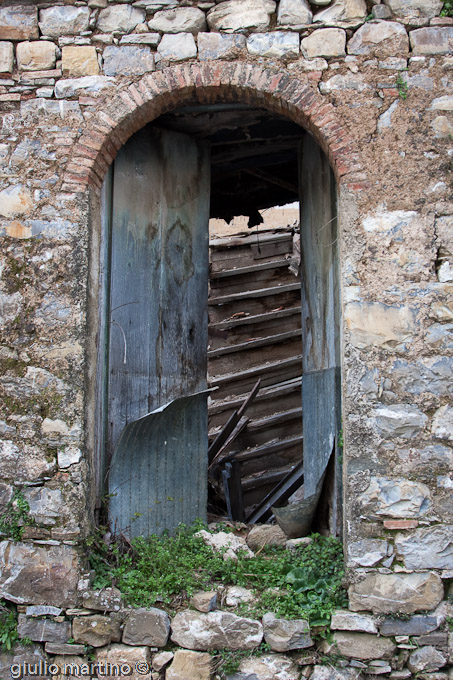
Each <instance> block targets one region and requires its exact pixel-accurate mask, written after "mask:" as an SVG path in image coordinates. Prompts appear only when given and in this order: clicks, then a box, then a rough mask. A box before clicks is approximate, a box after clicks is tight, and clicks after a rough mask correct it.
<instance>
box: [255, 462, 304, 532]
mask: <svg viewBox="0 0 453 680" xmlns="http://www.w3.org/2000/svg"><path fill="white" fill-rule="evenodd" d="M303 480H304V463H303V460H301V461H300V463H299V464H298V465H296V466H295V467H294V468H293V469H292V470H291V472H288V474H287V475H285V477H284V478H283V479H282V480H281V481H280V482H279V483H278V484H277V485H276V487H275V488H274V489H273V490H272V491H271V493H269V494H267V496H266V497H265V498H263V500H262V501H261V503H260V504H259V505H258V507H256V508H255V510H253V512H252V513H251V514H250V515H249V516H248V517H247V519H246V522H247V524H256V523H257V522H260V521H261V522H264V521H265V520H266V519H268V518H269V517H270V516H271V514H272V511H271V507H272V506H273V505H276V504H277V503H283V502H285V501H286V500H288V498H289V497H290V496H291V495H292V494H293V493H294V492H295V491H296V490H297V489H298V488H299V487H300V485H301V484H302V482H303Z"/></svg>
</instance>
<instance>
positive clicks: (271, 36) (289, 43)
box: [247, 32, 299, 59]
mask: <svg viewBox="0 0 453 680" xmlns="http://www.w3.org/2000/svg"><path fill="white" fill-rule="evenodd" d="M247 51H248V53H249V54H254V55H258V56H260V57H274V58H277V59H284V58H291V57H297V56H298V55H299V34H298V33H285V32H281V33H280V32H279V33H253V34H252V35H251V36H250V37H249V38H248V39H247Z"/></svg>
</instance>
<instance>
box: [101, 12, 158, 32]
mask: <svg viewBox="0 0 453 680" xmlns="http://www.w3.org/2000/svg"><path fill="white" fill-rule="evenodd" d="M145 18H146V12H145V11H144V10H142V9H139V8H137V7H132V6H131V5H113V6H111V7H106V8H105V9H101V11H100V12H99V17H98V20H97V28H98V29H99V30H100V31H101V32H102V33H112V32H113V31H120V32H122V33H130V32H131V31H133V30H134V28H135V27H136V26H137V24H142V23H143V22H144V21H145Z"/></svg>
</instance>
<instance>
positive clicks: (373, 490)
mask: <svg viewBox="0 0 453 680" xmlns="http://www.w3.org/2000/svg"><path fill="white" fill-rule="evenodd" d="M358 500H359V503H360V505H361V508H362V512H370V513H374V514H376V515H385V516H387V517H396V518H398V517H401V518H407V517H420V516H422V515H424V514H425V513H426V512H427V510H428V508H429V507H430V490H429V488H428V487H427V486H426V484H421V483H419V482H411V481H409V480H407V479H390V478H387V477H372V479H371V481H370V484H369V486H368V488H367V489H366V490H365V491H364V492H363V493H362V494H361V495H360V496H359V498H358Z"/></svg>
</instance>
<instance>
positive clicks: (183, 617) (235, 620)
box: [171, 611, 263, 652]
mask: <svg viewBox="0 0 453 680" xmlns="http://www.w3.org/2000/svg"><path fill="white" fill-rule="evenodd" d="M171 629H172V633H171V639H172V642H174V643H175V644H177V645H180V646H181V647H185V648H186V649H193V650H197V651H201V652H205V651H209V650H211V649H253V648H254V647H258V645H259V644H260V643H261V641H262V639H263V627H262V625H261V623H260V622H259V621H254V620H252V619H246V618H242V617H240V616H236V615H235V614H230V613H229V612H210V613H209V614H199V613H198V612H192V611H185V612H181V613H179V614H176V616H175V617H174V619H173V621H172V624H171Z"/></svg>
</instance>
